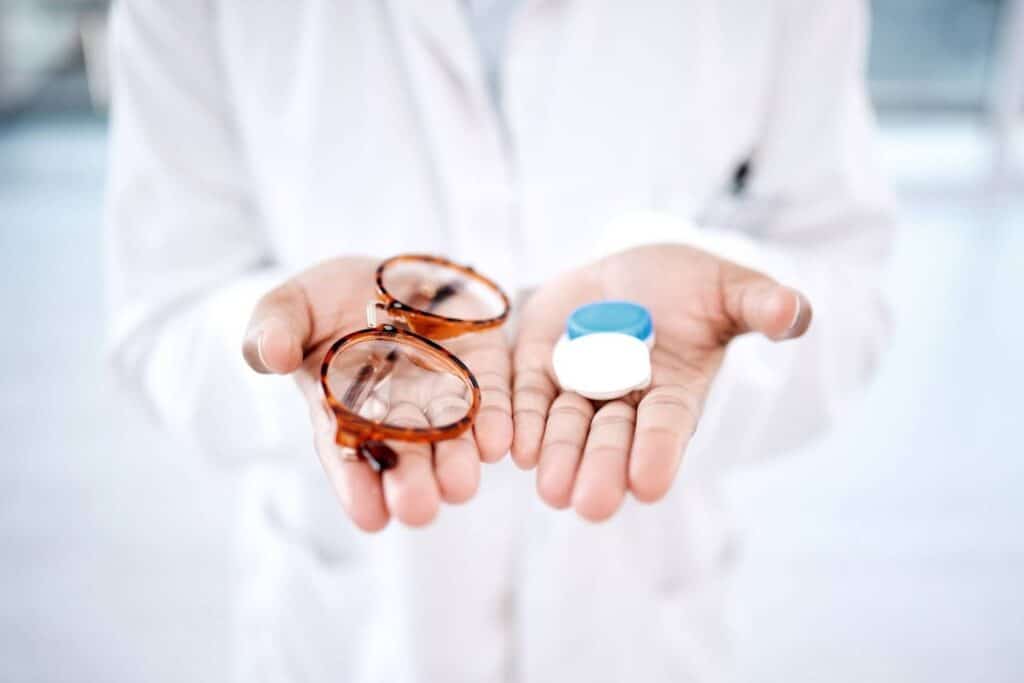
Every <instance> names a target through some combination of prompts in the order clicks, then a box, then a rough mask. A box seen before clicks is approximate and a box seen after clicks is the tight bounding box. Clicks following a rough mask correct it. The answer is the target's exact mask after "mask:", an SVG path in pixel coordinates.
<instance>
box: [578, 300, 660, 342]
mask: <svg viewBox="0 0 1024 683" xmlns="http://www.w3.org/2000/svg"><path fill="white" fill-rule="evenodd" d="M566 328H567V332H568V335H569V339H576V338H577V337H582V336H585V335H588V334H594V333H595V332H621V333H622V334H628V335H630V336H633V337H636V338H637V339H640V340H641V341H646V340H647V338H648V337H650V336H651V331H652V323H651V314H650V313H648V312H647V309H646V308H644V307H643V306H641V305H640V304H635V303H633V302H632V301H595V302H594V303H592V304H586V305H583V306H580V307H579V308H577V309H576V310H575V311H573V312H572V314H570V315H569V321H568V323H567V324H566Z"/></svg>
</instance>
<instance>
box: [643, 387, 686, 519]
mask: <svg viewBox="0 0 1024 683" xmlns="http://www.w3.org/2000/svg"><path fill="white" fill-rule="evenodd" d="M699 411H700V402H699V401H698V400H696V399H695V398H694V397H693V395H692V394H691V393H690V392H688V391H687V390H686V389H685V388H684V387H683V386H681V385H667V386H659V387H655V388H654V389H652V390H651V391H649V392H648V393H647V395H646V396H644V398H643V399H642V400H641V401H640V405H639V406H638V407H637V412H636V433H635V436H634V438H633V448H632V451H631V453H630V456H629V489H630V490H631V491H632V492H633V495H634V497H636V499H637V500H640V501H642V502H646V503H650V502H653V501H656V500H658V499H660V498H661V497H662V496H664V495H665V493H666V492H667V491H668V489H669V486H671V485H672V481H673V479H675V476H676V471H677V470H678V469H679V462H680V460H681V459H682V456H683V449H684V448H685V447H686V444H687V442H688V441H689V438H690V435H691V434H693V431H694V429H695V428H696V426H697V419H698V417H699Z"/></svg>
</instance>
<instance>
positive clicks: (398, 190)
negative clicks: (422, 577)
mask: <svg viewBox="0 0 1024 683" xmlns="http://www.w3.org/2000/svg"><path fill="white" fill-rule="evenodd" d="M771 5H772V3H763V2H753V1H749V2H748V1H744V0H730V1H728V2H718V1H714V2H713V1H710V0H690V1H686V0H678V1H676V2H661V3H615V2H611V1H606V2H586V3H585V2H571V1H566V0H560V1H549V2H533V1H531V2H523V3H521V6H520V7H519V8H518V11H517V13H516V14H515V15H514V16H513V17H512V19H511V22H510V25H509V26H508V29H507V34H506V36H505V38H504V45H505V54H504V59H503V61H502V72H501V79H500V81H501V89H502V102H503V107H502V109H501V111H496V110H495V107H494V101H493V98H492V97H491V96H490V93H489V91H488V85H487V78H486V77H485V73H484V70H483V69H482V67H481V61H480V55H479V51H478V46H477V45H476V43H475V42H474V38H473V36H472V35H471V32H470V27H469V25H468V23H467V20H466V17H465V15H464V13H463V11H462V8H461V7H460V6H459V3H458V2H457V1H456V0H446V1H444V2H436V1H432V2H425V1H417V2H410V3H399V2H375V1H371V0H344V1H341V0H338V1H331V2H328V1H325V0H305V1H304V2H300V3H288V4H287V6H286V5H281V4H278V3H259V4H257V3H251V2H244V1H242V0H222V2H221V3H220V12H219V14H218V21H219V27H218V28H219V35H220V36H221V45H222V57H223V67H224V69H225V74H226V80H227V83H228V87H229V89H230V95H231V99H232V102H233V104H234V112H235V116H236V117H237V121H238V129H239V131H240V135H241V138H242V140H241V142H242V146H243V149H244V152H245V156H246V158H247V161H248V162H249V164H250V168H251V171H252V181H253V184H254V195H255V196H256V197H257V200H258V203H259V208H260V210H261V214H262V217H263V219H264V220H265V222H266V225H267V228H268V230H269V232H270V234H271V236H272V239H273V242H274V244H275V248H276V251H277V253H278V256H279V258H280V259H281V261H282V262H283V263H285V264H287V265H289V266H292V267H294V268H301V267H305V266H306V265H308V264H309V263H310V262H313V261H316V260H320V259H323V258H326V257H329V256H333V255H337V254H340V253H368V254H372V255H377V256H386V255H389V254H392V253H398V252H403V251H430V252H440V253H445V254H449V255H451V256H453V257H455V258H459V259H462V260H465V261H468V262H471V263H473V264H474V265H475V266H476V267H477V268H478V269H480V270H483V271H485V272H488V273H490V274H492V275H493V276H494V277H496V278H497V279H499V280H500V281H501V282H502V283H503V284H505V285H506V286H507V287H509V288H510V289H512V288H517V287H521V286H524V285H530V284H533V283H535V282H537V281H539V280H541V279H543V278H545V277H548V276H550V275H551V274H553V273H554V272H557V271H558V270H560V269H562V268H564V267H565V266H566V265H567V264H569V263H572V262H573V261H574V260H577V259H579V258H581V257H582V256H583V255H585V254H586V253H587V251H588V247H589V245H590V241H591V240H592V239H593V238H594V237H595V236H596V234H597V232H598V231H599V230H600V228H601V226H602V224H603V223H604V222H606V221H607V220H608V219H610V218H611V217H613V216H614V215H616V214H619V213H621V212H623V211H627V210H635V209H666V210H671V211H675V212H681V213H684V214H686V215H688V216H699V214H700V212H701V211H702V210H703V209H704V208H705V207H706V206H707V205H708V204H709V203H710V202H712V201H714V200H715V199H716V198H717V197H718V196H719V195H721V194H722V193H724V192H726V191H727V190H728V188H729V186H730V183H731V180H732V177H733V173H734V172H735V169H736V168H737V166H738V165H739V164H740V163H741V162H742V161H743V160H745V159H746V158H747V157H748V156H749V155H750V154H751V152H752V148H753V146H754V145H755V140H756V138H757V135H758V132H759V125H760V122H761V118H762V116H763V113H764V109H765V107H766V102H765V97H766V94H765V93H766V90H767V86H768V85H769V83H768V82H767V79H768V74H769V73H770V72H771V56H772V50H773V46H774V41H776V40H777V35H776V34H777V31H776V30H775V26H774V23H773V17H774V15H775V13H774V9H773V8H772V7H771Z"/></svg>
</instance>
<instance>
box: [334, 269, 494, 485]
mask: <svg viewBox="0 0 1024 683" xmlns="http://www.w3.org/2000/svg"><path fill="white" fill-rule="evenodd" d="M376 279H377V300H376V301H372V302H370V303H369V304H367V309H366V314H367V316H366V317H367V325H368V327H367V328H365V329H362V330H358V331H356V332H352V333H351V334H347V335H345V336H344V337H342V338H341V339H338V340H337V341H336V342H334V343H333V344H332V345H331V348H330V349H328V351H327V354H326V355H325V356H324V360H323V364H322V365H321V366H320V384H321V385H322V386H323V390H324V396H325V397H326V399H327V405H328V406H330V408H331V410H332V412H333V413H334V416H335V419H336V420H337V423H338V431H337V435H336V437H335V441H336V442H337V443H338V445H340V446H342V447H344V448H349V449H352V450H353V451H354V452H355V454H356V455H357V457H360V458H363V459H364V460H365V461H366V462H367V463H369V465H370V466H371V467H373V468H374V469H375V470H377V471H378V472H380V471H383V470H388V469H391V468H393V467H395V466H396V465H397V464H398V455H397V453H395V452H394V450H392V449H391V447H390V446H388V445H387V444H386V443H385V441H386V440H394V441H404V442H410V443H435V442H438V441H445V440H447V439H454V438H457V437H458V436H460V435H462V434H463V433H464V432H465V431H466V430H467V429H469V428H470V427H471V426H472V424H473V420H474V419H475V418H476V414H477V411H478V410H479V409H480V385H479V384H478V383H477V380H476V378H475V377H474V376H473V373H472V372H470V371H469V368H467V367H466V365H465V364H464V363H463V362H462V361H461V360H459V359H458V357H456V356H455V355H454V354H452V353H451V352H450V351H448V350H447V349H445V348H444V347H443V346H441V345H440V344H438V343H437V341H433V340H445V339H451V338H453V337H457V336H461V335H464V334H468V333H471V332H483V331H485V330H490V329H495V328H497V327H500V326H501V325H502V324H503V323H504V322H505V320H506V319H507V318H508V314H509V308H510V305H509V299H508V297H507V296H506V295H505V293H504V292H503V291H501V288H499V287H498V285H497V284H495V283H494V282H493V281H492V280H490V279H488V278H486V277H484V276H483V275H480V274H479V273H477V272H476V271H474V270H473V269H472V268H470V267H469V266H463V265H459V264H456V263H453V262H451V261H448V260H447V259H443V258H440V257H436V256H425V255H421V254H406V255H400V256H394V257H392V258H389V259H387V260H386V261H384V262H383V263H381V264H380V266H379V267H378V268H377V275H376ZM381 312H383V313H384V314H386V315H387V316H388V317H389V318H390V320H391V322H390V323H382V324H378V323H377V317H378V313H381Z"/></svg>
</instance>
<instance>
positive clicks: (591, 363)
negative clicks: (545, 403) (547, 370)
mask: <svg viewBox="0 0 1024 683" xmlns="http://www.w3.org/2000/svg"><path fill="white" fill-rule="evenodd" d="M653 346H654V334H653V332H652V333H651V334H650V335H648V336H647V338H646V339H638V338H637V337H635V336H633V335H630V334H623V333H621V332H597V333H594V334H587V335H584V336H582V337H576V338H575V339H570V338H569V337H568V335H564V334H563V335H562V338H561V339H559V340H558V343H557V344H556V345H555V350H554V353H553V354H552V357H551V364H552V366H553V369H554V371H555V377H556V379H557V380H558V384H559V385H560V386H561V387H562V390H563V391H573V392H576V393H577V394H579V395H580V396H583V397H584V398H588V399H591V400H593V401H609V400H611V399H615V398H621V397H623V396H625V395H626V394H628V393H630V392H632V391H636V390H638V389H646V388H647V387H648V386H650V383H651V348H653Z"/></svg>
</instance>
